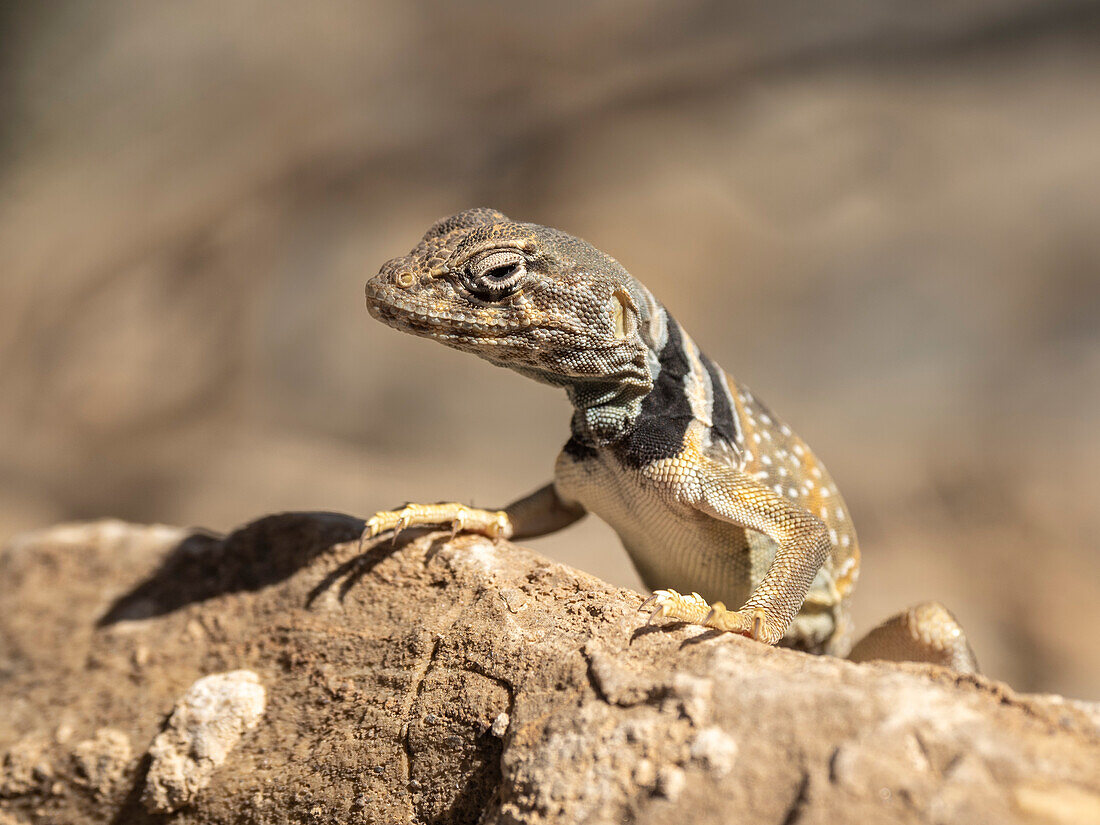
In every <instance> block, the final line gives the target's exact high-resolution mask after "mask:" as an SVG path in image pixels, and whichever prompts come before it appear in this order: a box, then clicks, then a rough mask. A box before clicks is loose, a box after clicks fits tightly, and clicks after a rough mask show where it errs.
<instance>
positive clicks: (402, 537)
mask: <svg viewBox="0 0 1100 825" xmlns="http://www.w3.org/2000/svg"><path fill="white" fill-rule="evenodd" d="M429 532H431V530H430V529H428V528H411V529H408V530H404V531H402V532H401V533H400V534H399V535H397V536H383V537H382V538H380V539H376V540H375V541H374V543H373V544H370V545H364V546H363V547H364V549H363V550H362V551H361V552H359V553H357V554H356V555H355V556H353V557H352V558H350V559H348V560H347V561H345V562H343V563H342V564H340V565H338V566H337V567H335V568H333V569H332V570H331V571H329V572H328V573H327V574H325V577H324V578H323V579H321V581H319V582H317V584H315V585H314V586H313V587H312V588H311V589H310V591H309V594H308V595H307V596H306V603H305V606H306V607H312V606H313V603H314V602H315V601H317V598H318V597H319V596H320V595H321V594H322V593H324V592H325V591H327V590H328V589H329V588H331V587H332V586H333V585H334V584H336V582H340V587H339V590H338V592H337V597H338V598H339V600H340V601H343V600H344V599H345V598H346V597H347V595H348V593H350V592H351V590H352V589H353V588H354V587H355V585H357V584H358V583H359V582H360V580H362V578H363V577H364V576H366V575H367V574H369V573H370V572H371V571H372V570H374V568H375V567H377V566H378V565H379V564H380V563H381V562H383V561H385V560H386V559H388V558H389V557H390V556H391V555H393V554H394V553H396V552H398V551H399V550H401V549H402V548H404V547H405V546H406V545H407V544H410V543H411V542H413V541H415V540H416V539H417V538H419V537H420V536H422V535H426V534H427V533H429ZM440 543H442V542H433V543H432V546H431V548H429V551H428V556H427V560H428V561H430V560H431V557H432V556H433V555H434V554H435V553H436V552H438V549H437V545H438V544H440Z"/></svg>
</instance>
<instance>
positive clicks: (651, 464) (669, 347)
mask: <svg viewBox="0 0 1100 825" xmlns="http://www.w3.org/2000/svg"><path fill="white" fill-rule="evenodd" d="M366 296H367V307H368V309H369V310H370V313H371V315H373V316H374V317H375V318H377V319H379V320H381V321H383V322H384V323H386V324H388V325H390V326H392V327H394V328H396V329H399V330H403V331H405V332H410V333H413V334H415V335H420V336H423V337H426V338H431V339H433V340H436V341H439V342H441V343H444V344H447V345H448V346H451V347H454V348H456V349H459V350H463V351H465V352H472V353H474V354H475V355H478V356H480V357H482V358H484V359H486V360H488V361H490V362H492V363H494V364H497V365H499V366H504V367H509V368H511V369H513V370H515V371H516V372H519V373H521V374H523V375H526V376H528V377H530V378H533V379H535V380H537V381H542V382H544V383H547V384H551V385H554V386H557V387H561V388H563V389H564V390H565V392H566V394H567V395H568V397H569V399H570V401H571V402H572V404H573V418H572V426H571V428H572V435H571V437H570V439H569V441H568V442H567V443H566V444H565V447H564V448H563V449H562V451H561V453H560V455H559V456H558V459H557V463H556V466H555V471H554V479H553V481H552V482H551V483H549V484H547V485H546V486H545V487H542V488H541V489H539V490H537V491H536V492H534V493H532V494H531V495H529V496H527V497H525V498H522V499H520V500H518V501H516V502H514V503H513V504H510V505H508V506H507V507H505V508H504V509H503V510H499V511H491V510H482V509H476V508H473V507H467V506H465V505H462V504H458V503H444V504H426V505H419V504H409V505H407V506H405V507H404V508H402V509H400V510H392V511H382V512H379V513H376V514H375V515H374V516H373V517H372V518H370V519H369V520H368V522H367V526H366V529H365V531H364V537H365V538H370V537H373V536H376V535H378V534H380V533H382V532H385V531H390V530H393V531H398V530H401V529H404V528H406V527H409V526H414V525H430V526H442V527H447V526H449V527H451V529H452V530H455V531H458V530H466V531H474V532H479V533H483V534H485V535H488V536H499V537H504V538H514V539H522V538H530V537H534V536H539V535H544V534H546V533H550V532H553V531H556V530H559V529H561V528H563V527H565V526H567V525H569V524H571V523H573V522H575V521H577V520H578V519H580V518H581V517H582V516H584V515H585V514H586V513H587V512H589V511H591V512H593V513H596V514H597V515H598V516H600V517H601V518H602V519H604V520H605V521H606V522H607V523H608V524H610V525H611V527H612V528H613V529H614V530H615V532H616V533H618V535H619V537H620V538H621V540H622V543H623V545H624V546H625V548H626V550H627V552H628V553H629V554H630V558H631V559H632V561H633V562H634V565H635V567H636V568H637V570H638V572H639V574H640V575H641V578H642V581H643V582H645V584H646V586H647V587H651V588H654V587H655V588H660V589H657V590H655V591H654V592H653V594H652V595H651V596H650V597H649V598H648V599H647V600H646V601H645V602H644V603H643V607H645V606H652V607H653V608H654V609H653V612H652V613H651V615H650V621H652V620H653V619H654V618H659V617H668V618H670V619H677V620H680V621H682V622H687V623H690V624H699V625H704V626H706V627H710V628H717V629H719V630H723V631H730V632H733V633H739V634H742V635H745V636H749V637H751V638H753V639H756V640H758V641H761V642H764V643H766V644H777V643H778V644H783V645H786V646H789V647H795V648H799V649H802V650H806V651H810V652H815V653H830V654H834V655H838V656H844V655H848V656H849V658H852V659H854V660H866V659H872V658H876V659H877V658H883V659H905V660H916V661H929V662H934V663H938V664H942V665H946V666H949V667H952V668H954V669H955V670H958V671H962V672H970V671H975V670H976V669H977V665H976V663H975V660H974V656H973V653H972V652H971V651H970V647H969V645H968V643H967V641H966V637H965V635H964V634H963V632H962V629H961V628H960V627H959V625H958V623H957V622H956V621H955V619H954V617H953V616H952V615H951V614H950V613H949V612H948V611H947V610H946V609H945V608H944V607H942V606H941V605H939V604H938V603H936V602H927V603H924V604H921V605H918V606H916V607H913V608H910V609H909V610H906V611H903V612H902V613H900V614H898V615H897V616H895V617H893V618H892V619H889V620H887V621H886V622H884V623H883V624H882V625H880V626H879V627H878V628H876V629H875V630H873V631H871V633H869V634H868V635H867V636H866V637H865V638H864V639H863V640H862V641H861V642H860V643H859V644H857V645H855V647H854V648H853V647H852V643H851V636H852V634H851V624H850V620H849V615H848V606H849V600H850V597H851V593H852V589H853V587H854V585H855V583H856V579H857V577H858V575H859V559H860V554H859V546H858V544H857V542H856V534H855V529H854V528H853V526H852V521H851V518H850V517H849V514H848V509H847V507H846V506H845V504H844V501H843V499H842V498H841V496H840V494H839V493H838V492H837V489H836V486H835V485H834V483H833V480H832V478H831V477H830V475H829V473H828V472H827V471H826V469H825V467H824V465H822V463H821V462H820V461H819V460H818V459H817V458H816V457H815V456H814V454H813V453H812V452H811V451H810V449H809V447H808V446H807V445H806V443H805V442H804V441H802V439H801V438H799V437H798V436H797V435H795V434H794V432H792V431H791V429H790V427H788V426H787V425H786V424H785V423H784V422H783V421H781V420H780V419H779V418H778V417H777V416H776V415H775V414H774V413H772V412H771V410H769V409H768V408H767V407H766V406H765V405H764V404H763V403H762V402H761V401H760V400H759V399H758V398H757V397H756V396H755V395H753V394H752V393H751V392H750V391H749V390H748V388H747V387H745V385H743V384H741V383H739V382H737V381H735V380H734V379H733V378H732V377H731V376H729V375H728V374H727V373H725V372H724V371H723V370H722V369H721V368H720V367H718V365H717V364H715V362H714V361H712V360H711V359H710V358H709V357H707V356H706V355H705V354H704V353H703V352H702V351H701V350H700V349H699V348H698V347H697V346H696V344H695V342H694V341H693V340H692V339H691V337H690V336H689V335H688V334H687V332H685V331H684V329H683V328H682V327H681V326H680V324H679V323H678V322H677V321H676V320H675V319H674V318H673V317H672V316H671V315H670V314H669V313H668V311H667V310H666V309H665V308H664V306H663V305H662V304H661V303H660V302H658V301H657V299H656V298H654V297H653V295H652V294H651V293H650V292H649V290H648V289H646V287H645V286H643V285H642V284H641V283H639V282H638V281H637V280H635V279H634V278H633V277H631V275H630V274H629V273H628V272H627V271H626V269H625V268H623V266H622V265H621V264H619V262H618V261H616V260H615V259H614V258H612V257H610V256H609V255H607V254H605V253H603V252H601V251H600V250H598V249H596V248H595V247H593V246H591V245H590V244H588V243H586V242H585V241H582V240H580V239H579V238H575V237H573V236H571V235H568V234H566V233H564V232H561V231H559V230H557V229H551V228H549V227H545V226H539V225H537V224H528V223H518V222H515V221H512V220H510V219H509V218H507V217H505V216H504V215H502V214H501V213H500V212H497V211H495V210H492V209H485V208H479V209H470V210H467V211H465V212H460V213H458V214H457V215H454V216H452V217H449V218H446V219H444V220H441V221H439V222H437V223H436V224H435V225H434V226H432V227H431V228H430V229H429V230H428V232H427V233H426V234H425V235H424V237H423V239H422V240H421V241H420V243H419V245H417V247H416V248H415V249H413V250H412V252H411V253H410V254H408V255H405V256H402V257H399V258H394V259H392V260H390V261H388V262H387V263H386V264H384V265H383V266H382V269H381V271H380V272H379V273H378V275H377V276H375V277H374V278H372V279H371V280H370V281H369V282H368V283H367V286H366ZM700 593H703V594H706V595H707V597H709V598H711V599H716V601H714V602H713V603H708V601H706V599H704V597H703V596H701V595H699V594H700ZM726 604H730V605H739V607H737V609H730V608H727V607H726Z"/></svg>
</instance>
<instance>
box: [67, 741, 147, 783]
mask: <svg viewBox="0 0 1100 825" xmlns="http://www.w3.org/2000/svg"><path fill="white" fill-rule="evenodd" d="M132 761H133V749H132V748H131V747H130V738H129V737H128V736H127V735H126V734H125V733H123V732H122V731H119V730H115V729H114V728H100V729H99V730H97V731H96V733H95V737H94V738H92V739H85V740H84V741H83V742H80V743H79V744H77V745H76V746H75V747H74V748H73V763H74V765H75V767H76V777H75V778H76V781H78V782H80V781H83V782H84V783H85V784H86V785H87V787H88V788H89V790H91V791H92V792H93V793H94V794H96V795H97V796H109V795H110V794H111V792H112V791H113V790H114V789H115V788H116V787H117V786H118V785H119V784H120V783H121V782H122V781H123V780H124V779H125V778H126V774H127V771H128V769H129V767H130V764H131V762H132Z"/></svg>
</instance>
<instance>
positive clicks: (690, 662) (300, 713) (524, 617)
mask: <svg viewBox="0 0 1100 825" xmlns="http://www.w3.org/2000/svg"><path fill="white" fill-rule="evenodd" d="M361 524H362V523H361V522H360V521H358V520H356V519H352V518H350V517H346V516H341V515H332V514H305V515H284V516H273V517H270V518H267V519H262V520H260V521H257V522H254V523H252V524H250V525H248V526H247V527H245V528H243V529H242V530H240V531H238V532H237V533H234V534H233V535H232V536H230V537H228V538H227V539H224V540H222V539H219V538H215V537H210V536H203V535H190V536H188V534H186V533H185V532H184V531H181V530H176V529H172V528H165V527H138V526H131V525H126V524H122V523H120V522H98V523H93V524H83V525H71V526H64V527H58V528H54V529H52V530H46V531H42V532H39V533H34V534H30V535H27V536H24V537H22V538H20V539H17V540H15V541H14V542H12V543H11V544H10V545H9V546H8V547H7V548H6V549H5V550H4V551H3V552H2V554H0V754H2V755H3V763H2V766H0V821H3V822H4V823H5V825H6V823H8V822H9V821H10V822H72V823H82V822H105V821H112V820H113V821H118V822H142V821H163V817H162V816H159V815H153V814H148V813H146V811H145V810H144V808H143V806H142V803H141V797H142V794H143V793H146V792H147V785H148V773H149V767H150V758H149V756H148V751H149V748H150V747H151V745H152V743H153V741H154V739H155V738H156V737H157V735H158V734H159V733H161V732H162V731H163V730H164V729H165V726H166V724H169V723H168V721H167V720H168V718H169V714H170V713H171V712H172V710H173V708H174V707H176V706H177V705H178V704H179V703H180V701H181V698H182V697H184V696H185V695H186V694H187V692H188V690H189V689H190V688H191V686H192V685H193V684H194V683H195V682H196V680H198V679H201V678H202V677H205V676H209V675H210V674H216V673H223V672H225V671H234V670H240V669H247V670H250V671H253V672H254V673H255V674H256V676H257V678H258V680H259V684H262V685H263V687H264V688H265V690H266V695H267V708H266V711H265V712H264V715H263V717H262V718H261V719H260V720H259V722H258V724H256V726H255V727H254V728H253V729H252V730H247V731H245V732H244V733H243V736H242V737H241V739H240V741H239V742H238V743H237V745H236V746H235V747H234V748H233V749H232V750H230V751H229V752H228V753H227V754H226V755H225V761H224V762H222V763H221V764H220V765H217V766H215V767H213V770H212V772H211V774H210V778H209V781H208V784H206V786H205V787H204V788H201V789H198V790H197V791H196V793H195V795H194V797H193V799H191V801H190V804H189V805H187V806H186V807H184V808H183V809H182V810H181V811H180V812H178V813H177V814H175V820H177V821H180V822H228V821H233V822H284V821H293V822H332V821H341V822H379V823H383V822H385V823H391V822H438V823H452V822H453V823H460V822H468V823H473V822H485V823H498V822H500V823H503V822H509V823H511V822H531V823H536V822H540V823H541V822H622V821H633V822H667V821H668V820H669V818H670V817H680V818H684V819H689V820H690V821H691V822H692V823H709V822H751V823H794V822H798V823H814V822H831V823H838V822H871V821H874V822H899V823H908V822H937V823H940V822H943V823H947V822H960V823H963V822H965V823H980V822H998V823H1000V822H1038V823H1063V822H1064V823H1087V822H1096V821H1100V727H1098V718H1100V713H1098V710H1097V708H1096V707H1095V706H1090V705H1086V704H1084V703H1076V702H1072V701H1069V700H1065V699H1062V698H1060V697H1055V696H1027V695H1018V694H1015V693H1014V692H1013V691H1012V690H1010V689H1009V688H1008V687H1007V686H1005V685H1003V684H1000V683H996V682H992V681H988V680H984V679H980V678H957V677H955V676H953V675H952V674H950V673H948V672H946V671H941V670H937V669H934V668H928V667H919V666H895V665H887V664H870V665H853V664H850V663H847V662H842V661H839V660H835V659H829V658H819V657H811V656H806V655H803V654H799V653H794V652H791V651H786V650H777V649H769V648H764V647H761V646H759V645H757V644H755V643H753V642H750V641H748V640H744V639H740V638H733V637H728V636H716V635H714V634H712V633H711V632H709V631H702V630H700V629H696V628H686V627H661V628H641V627H640V621H639V618H638V616H637V615H636V613H635V609H636V607H637V606H638V604H639V603H640V601H641V598H640V596H639V595H638V594H636V593H633V592H630V591H627V590H620V589H616V588H613V587H611V586H610V585H607V584H605V583H604V582H601V581H599V580H598V579H595V578H593V577H591V576H588V575H586V574H584V573H581V572H578V571H576V570H573V569H570V568H568V567H565V566H563V565H559V564H554V563H550V562H548V561H546V560H545V559H542V558H541V557H539V556H537V555H535V554H534V553H532V552H530V551H528V550H525V549H523V548H519V547H515V546H513V545H510V544H508V543H503V542H501V543H496V544H494V543H492V542H490V541H488V540H485V539H482V538H479V537H470V536H463V537H459V538H458V539H457V540H454V541H447V540H446V536H439V535H434V536H423V537H420V538H417V539H416V540H413V541H410V542H408V543H406V542H401V541H399V542H398V543H397V544H396V546H391V544H390V542H389V541H388V540H387V541H383V542H382V543H380V544H377V545H375V546H373V547H371V548H369V549H367V550H366V552H364V553H362V554H360V553H359V550H358V546H357V542H356V537H357V535H358V531H359V529H360V527H361ZM169 727H170V725H169ZM104 729H109V730H107V731H106V732H105V730H104ZM130 747H132V751H130V750H128V748H130ZM120 759H121V760H122V761H121V764H120V762H119V760H120ZM97 777H98V778H97ZM120 777H121V778H120Z"/></svg>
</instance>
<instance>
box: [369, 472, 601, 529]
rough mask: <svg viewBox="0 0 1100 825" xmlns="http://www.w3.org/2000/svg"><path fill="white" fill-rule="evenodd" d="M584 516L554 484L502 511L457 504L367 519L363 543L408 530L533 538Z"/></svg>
mask: <svg viewBox="0 0 1100 825" xmlns="http://www.w3.org/2000/svg"><path fill="white" fill-rule="evenodd" d="M584 514H585V510H584V508H583V507H581V506H580V505H579V504H574V503H573V502H568V501H565V500H564V499H562V498H561V497H560V496H559V495H558V493H557V490H556V489H555V488H554V485H553V483H551V484H547V485H546V486H545V487H541V488H539V489H538V490H536V491H535V492H533V493H531V494H530V495H528V496H524V497H523V498H521V499H519V500H517V501H514V502H512V503H511V504H509V505H508V506H507V507H505V508H504V509H503V510H481V509H478V508H476V507H468V506H466V505H465V504H459V503H458V502H445V503H442V504H406V505H405V506H404V507H403V508H402V509H400V510H382V511H380V512H377V513H375V514H374V515H373V516H371V517H370V518H369V519H367V524H366V527H365V528H364V530H363V540H364V541H366V540H368V539H372V538H374V537H375V536H377V535H379V534H381V533H384V532H387V531H389V530H392V531H393V532H394V535H395V536H396V535H397V534H398V533H399V532H401V531H402V530H404V529H406V528H408V527H449V528H450V529H451V532H452V533H460V532H467V533H481V534H482V535H485V536H489V537H490V538H505V539H508V538H532V537H534V536H541V535H545V534H546V533H553V532H554V531H556V530H560V529H562V528H563V527H567V526H569V525H570V524H572V523H573V522H575V521H577V520H578V519H579V518H581V517H582V516H583V515H584Z"/></svg>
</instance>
